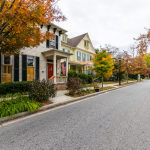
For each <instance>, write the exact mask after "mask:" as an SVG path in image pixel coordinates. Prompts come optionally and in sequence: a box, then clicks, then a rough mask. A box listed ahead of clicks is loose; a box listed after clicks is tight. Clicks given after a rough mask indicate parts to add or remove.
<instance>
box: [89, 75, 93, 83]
mask: <svg viewBox="0 0 150 150" xmlns="http://www.w3.org/2000/svg"><path fill="white" fill-rule="evenodd" d="M93 78H94V77H93V75H88V83H93Z"/></svg>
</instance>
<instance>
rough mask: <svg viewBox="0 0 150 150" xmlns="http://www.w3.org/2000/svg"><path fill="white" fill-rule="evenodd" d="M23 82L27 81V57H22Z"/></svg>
mask: <svg viewBox="0 0 150 150" xmlns="http://www.w3.org/2000/svg"><path fill="white" fill-rule="evenodd" d="M22 81H27V55H22Z"/></svg>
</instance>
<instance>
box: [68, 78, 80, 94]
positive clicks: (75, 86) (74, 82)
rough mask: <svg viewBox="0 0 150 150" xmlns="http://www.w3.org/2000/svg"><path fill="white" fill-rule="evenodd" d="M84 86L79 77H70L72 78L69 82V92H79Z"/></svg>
mask: <svg viewBox="0 0 150 150" xmlns="http://www.w3.org/2000/svg"><path fill="white" fill-rule="evenodd" d="M81 87H82V80H81V79H80V78H78V77H76V78H70V80H69V81H68V82H67V89H68V90H69V92H74V93H76V92H79V91H80V90H81Z"/></svg>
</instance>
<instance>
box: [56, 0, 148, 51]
mask: <svg viewBox="0 0 150 150" xmlns="http://www.w3.org/2000/svg"><path fill="white" fill-rule="evenodd" d="M58 6H59V8H60V9H61V11H62V12H63V14H64V15H65V16H66V17H67V20H66V21H64V22H54V23H55V24H57V25H58V26H60V27H62V28H64V29H66V30H67V31H68V32H67V33H66V34H67V35H68V37H69V38H73V37H75V36H78V35H81V34H84V33H88V34H89V36H90V39H91V41H92V44H93V46H94V48H99V47H100V45H101V46H104V45H105V44H111V45H112V46H116V47H118V48H119V49H120V50H121V51H122V50H128V49H129V47H130V46H131V45H133V44H134V43H135V40H134V39H133V38H137V37H138V36H139V35H140V34H143V33H146V30H145V29H144V28H150V0H60V1H59V2H58Z"/></svg>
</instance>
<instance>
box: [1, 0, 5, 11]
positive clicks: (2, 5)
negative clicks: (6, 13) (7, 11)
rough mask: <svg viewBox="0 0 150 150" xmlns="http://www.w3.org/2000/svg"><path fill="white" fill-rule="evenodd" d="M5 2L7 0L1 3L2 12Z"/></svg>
mask: <svg viewBox="0 0 150 150" xmlns="http://www.w3.org/2000/svg"><path fill="white" fill-rule="evenodd" d="M4 4H5V0H3V2H2V4H1V7H0V12H2V9H3V7H4Z"/></svg>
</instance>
